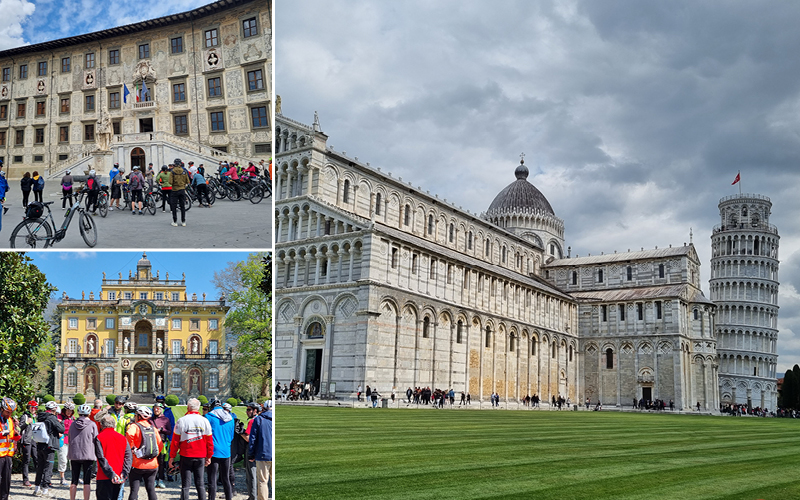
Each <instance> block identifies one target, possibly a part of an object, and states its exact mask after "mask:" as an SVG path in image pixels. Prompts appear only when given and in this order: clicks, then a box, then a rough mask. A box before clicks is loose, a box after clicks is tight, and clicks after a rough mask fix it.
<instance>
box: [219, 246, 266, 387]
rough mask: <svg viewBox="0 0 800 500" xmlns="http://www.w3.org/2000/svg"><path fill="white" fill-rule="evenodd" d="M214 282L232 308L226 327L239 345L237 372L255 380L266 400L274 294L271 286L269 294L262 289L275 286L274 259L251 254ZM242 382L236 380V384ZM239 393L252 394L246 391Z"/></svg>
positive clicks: (237, 347) (237, 348)
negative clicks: (273, 280) (267, 285)
mask: <svg viewBox="0 0 800 500" xmlns="http://www.w3.org/2000/svg"><path fill="white" fill-rule="evenodd" d="M214 282H215V284H216V286H217V288H219V289H220V291H222V292H224V293H225V295H226V300H227V302H228V305H230V306H231V310H230V311H229V312H228V315H227V317H226V319H225V327H226V328H228V329H229V331H230V333H231V334H232V335H233V336H234V337H235V338H236V342H237V344H236V352H237V363H235V364H234V370H235V371H236V372H239V371H242V372H244V373H247V374H248V376H249V378H250V379H251V380H252V379H253V378H255V379H256V380H257V381H258V383H259V390H258V395H259V396H262V397H266V396H268V394H269V386H270V376H269V374H270V370H271V368H272V290H271V286H270V288H268V289H266V290H265V289H264V288H263V287H262V285H263V283H265V282H267V283H270V284H271V283H272V255H271V254H264V253H258V254H251V255H249V256H248V257H247V260H244V261H241V262H237V263H229V265H228V267H227V268H226V269H224V270H223V271H219V272H215V273H214ZM235 375H239V373H236V374H235ZM238 378H240V377H238V376H234V379H235V380H236V379H238ZM236 393H237V395H239V396H248V395H250V394H252V393H251V390H247V389H244V388H239V390H237V391H236ZM248 393H250V394H248Z"/></svg>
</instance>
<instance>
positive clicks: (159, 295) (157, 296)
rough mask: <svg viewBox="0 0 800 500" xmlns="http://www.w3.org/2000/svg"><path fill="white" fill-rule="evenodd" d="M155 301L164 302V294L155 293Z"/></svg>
mask: <svg viewBox="0 0 800 500" xmlns="http://www.w3.org/2000/svg"><path fill="white" fill-rule="evenodd" d="M156 300H164V292H156Z"/></svg>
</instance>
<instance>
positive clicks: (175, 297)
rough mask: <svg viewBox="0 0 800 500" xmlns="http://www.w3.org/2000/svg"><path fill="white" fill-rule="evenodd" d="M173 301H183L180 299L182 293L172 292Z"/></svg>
mask: <svg viewBox="0 0 800 500" xmlns="http://www.w3.org/2000/svg"><path fill="white" fill-rule="evenodd" d="M172 300H173V302H177V301H179V300H181V299H180V293H178V292H172Z"/></svg>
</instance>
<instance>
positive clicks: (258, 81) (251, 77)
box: [247, 69, 264, 90]
mask: <svg viewBox="0 0 800 500" xmlns="http://www.w3.org/2000/svg"><path fill="white" fill-rule="evenodd" d="M247 89H248V90H263V89H264V71H263V70H260V69H255V70H253V71H248V72H247Z"/></svg>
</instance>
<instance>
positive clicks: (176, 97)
mask: <svg viewBox="0 0 800 500" xmlns="http://www.w3.org/2000/svg"><path fill="white" fill-rule="evenodd" d="M185 101H186V84H185V83H174V84H172V102H185Z"/></svg>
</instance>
